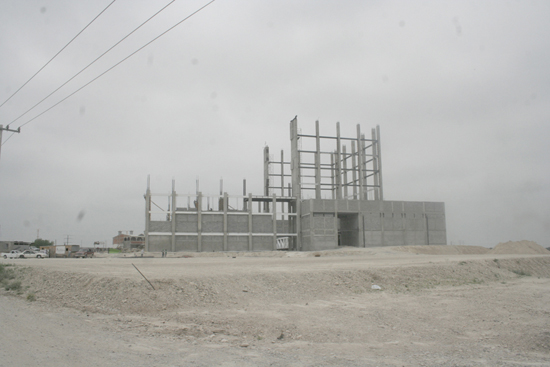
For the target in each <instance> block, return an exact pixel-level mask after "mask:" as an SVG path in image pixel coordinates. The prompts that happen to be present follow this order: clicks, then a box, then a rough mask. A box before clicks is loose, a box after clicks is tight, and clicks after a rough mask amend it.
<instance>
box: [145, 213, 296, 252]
mask: <svg viewBox="0 0 550 367" xmlns="http://www.w3.org/2000/svg"><path fill="white" fill-rule="evenodd" d="M200 217H201V230H200V234H201V236H200V251H203V252H211V251H224V250H227V251H249V250H251V251H271V250H273V249H274V245H273V237H274V236H275V237H277V235H276V234H274V233H273V216H272V215H266V214H252V217H251V218H250V217H249V215H248V214H243V213H242V212H240V213H230V212H229V213H227V231H226V232H224V213H223V212H203V213H202V214H201V216H200ZM249 219H250V220H251V224H252V227H251V228H249ZM198 221H199V215H198V213H197V212H192V211H190V212H185V213H176V216H175V222H176V223H175V232H176V233H175V247H174V248H175V251H199V235H198V234H199V227H198ZM288 232H289V220H288V219H287V220H277V221H276V233H281V234H286V233H288ZM224 241H227V244H226V245H225V246H226V247H225V249H224ZM148 250H149V251H162V250H168V251H172V222H171V221H150V223H149V249H148Z"/></svg>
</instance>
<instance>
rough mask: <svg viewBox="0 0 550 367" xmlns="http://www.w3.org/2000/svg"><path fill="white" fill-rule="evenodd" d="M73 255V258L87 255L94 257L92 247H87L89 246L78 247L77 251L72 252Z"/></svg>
mask: <svg viewBox="0 0 550 367" xmlns="http://www.w3.org/2000/svg"><path fill="white" fill-rule="evenodd" d="M74 257H75V258H79V257H81V258H83V259H84V258H87V257H94V251H93V250H92V249H89V248H83V249H80V250H79V251H77V252H75V254H74Z"/></svg>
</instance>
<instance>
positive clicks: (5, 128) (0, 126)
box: [0, 124, 21, 154]
mask: <svg viewBox="0 0 550 367" xmlns="http://www.w3.org/2000/svg"><path fill="white" fill-rule="evenodd" d="M3 131H9V132H12V133H20V132H21V127H18V128H17V130H13V129H10V125H9V124H8V125H7V126H6V127H4V125H0V154H1V153H2V132H3Z"/></svg>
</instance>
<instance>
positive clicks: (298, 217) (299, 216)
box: [296, 200, 313, 251]
mask: <svg viewBox="0 0 550 367" xmlns="http://www.w3.org/2000/svg"><path fill="white" fill-rule="evenodd" d="M310 202H311V201H310ZM301 213H302V202H301V201H300V200H296V249H297V250H298V251H302V214H301ZM310 213H312V212H310ZM310 215H313V214H310Z"/></svg>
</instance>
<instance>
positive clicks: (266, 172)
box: [264, 146, 270, 212]
mask: <svg viewBox="0 0 550 367" xmlns="http://www.w3.org/2000/svg"><path fill="white" fill-rule="evenodd" d="M269 186H270V178H269V147H267V146H266V147H265V148H264V196H269ZM264 211H266V212H268V211H269V203H264Z"/></svg>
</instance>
